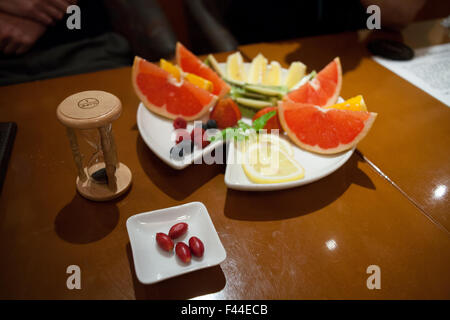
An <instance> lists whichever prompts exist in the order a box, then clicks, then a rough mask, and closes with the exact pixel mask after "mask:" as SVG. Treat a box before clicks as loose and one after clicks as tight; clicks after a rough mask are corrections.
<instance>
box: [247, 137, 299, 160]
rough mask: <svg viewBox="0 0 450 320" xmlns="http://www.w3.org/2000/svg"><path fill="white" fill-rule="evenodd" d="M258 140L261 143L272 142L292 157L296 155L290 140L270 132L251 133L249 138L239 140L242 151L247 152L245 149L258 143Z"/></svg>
mask: <svg viewBox="0 0 450 320" xmlns="http://www.w3.org/2000/svg"><path fill="white" fill-rule="evenodd" d="M258 142H259V143H260V144H268V143H270V144H271V145H272V146H274V147H276V148H279V149H281V150H283V151H284V152H286V154H287V155H288V156H290V157H293V156H294V148H292V144H291V143H290V142H289V141H287V140H286V139H283V138H282V137H280V136H279V135H276V134H270V133H259V134H256V133H255V134H254V135H250V136H249V139H247V140H244V141H241V142H239V145H240V147H241V152H243V153H245V150H246V149H248V147H249V146H251V145H253V144H256V143H258Z"/></svg>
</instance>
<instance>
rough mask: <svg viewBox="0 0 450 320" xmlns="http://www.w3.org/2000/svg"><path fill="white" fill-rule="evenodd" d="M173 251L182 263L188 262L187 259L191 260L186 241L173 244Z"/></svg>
mask: <svg viewBox="0 0 450 320" xmlns="http://www.w3.org/2000/svg"><path fill="white" fill-rule="evenodd" d="M175 253H176V254H177V256H178V258H180V260H181V261H183V262H184V263H189V261H191V251H190V250H189V247H188V246H187V244H186V243H184V242H178V243H177V245H176V246H175Z"/></svg>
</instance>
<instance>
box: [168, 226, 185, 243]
mask: <svg viewBox="0 0 450 320" xmlns="http://www.w3.org/2000/svg"><path fill="white" fill-rule="evenodd" d="M187 230H188V224H187V223H184V222H180V223H177V224H175V225H173V226H172V228H170V230H169V237H171V238H172V239H176V238H179V237H181V236H182V235H183V234H185V233H186V232H187Z"/></svg>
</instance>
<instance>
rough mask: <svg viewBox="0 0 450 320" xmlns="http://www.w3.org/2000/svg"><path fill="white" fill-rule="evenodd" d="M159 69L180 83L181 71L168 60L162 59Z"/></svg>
mask: <svg viewBox="0 0 450 320" xmlns="http://www.w3.org/2000/svg"><path fill="white" fill-rule="evenodd" d="M159 67H160V68H161V69H163V70H165V71H167V72H168V73H170V74H171V75H172V76H173V77H174V78H175V79H177V81H180V79H181V70H180V68H178V67H177V66H175V65H173V64H172V63H170V62H169V61H167V60H164V59H160V60H159Z"/></svg>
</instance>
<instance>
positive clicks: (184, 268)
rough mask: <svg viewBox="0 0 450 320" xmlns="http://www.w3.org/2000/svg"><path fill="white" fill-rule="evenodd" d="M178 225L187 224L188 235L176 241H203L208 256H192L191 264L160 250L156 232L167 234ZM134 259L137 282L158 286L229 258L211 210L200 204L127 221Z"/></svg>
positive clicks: (160, 211)
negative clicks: (212, 219) (167, 280)
mask: <svg viewBox="0 0 450 320" xmlns="http://www.w3.org/2000/svg"><path fill="white" fill-rule="evenodd" d="M179 222H186V223H187V224H188V226H189V227H188V232H187V233H186V234H185V235H183V236H182V237H180V238H179V239H175V240H174V244H176V243H177V242H180V241H183V242H184V243H186V244H188V241H189V238H190V237H192V236H196V237H198V238H199V239H200V240H202V242H203V244H204V246H205V253H204V255H203V257H202V258H196V257H194V256H192V259H191V262H190V263H188V264H185V263H183V262H181V261H180V260H179V259H178V257H177V256H176V254H175V249H174V251H173V252H172V253H169V252H166V251H164V250H162V249H160V248H159V246H158V244H157V243H156V233H158V232H164V233H166V234H168V232H169V230H170V228H171V227H172V226H173V225H174V224H176V223H179ZM127 231H128V236H129V237H130V243H131V249H132V251H133V260H134V266H135V270H136V276H137V278H138V280H139V281H140V282H142V283H144V284H151V283H156V282H159V281H162V280H165V279H169V278H172V277H176V276H179V275H182V274H185V273H188V272H192V271H195V270H200V269H203V268H207V267H212V266H215V265H218V264H220V263H221V262H223V261H224V260H225V258H226V252H225V249H224V247H223V245H222V242H221V241H220V239H219V236H218V234H217V232H216V229H215V228H214V225H213V223H212V221H211V218H210V216H209V214H208V210H207V209H206V207H205V206H204V205H203V203H201V202H191V203H186V204H183V205H180V206H176V207H171V208H166V209H161V210H156V211H150V212H145V213H141V214H137V215H134V216H131V217H130V218H128V220H127Z"/></svg>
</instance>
